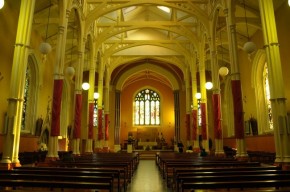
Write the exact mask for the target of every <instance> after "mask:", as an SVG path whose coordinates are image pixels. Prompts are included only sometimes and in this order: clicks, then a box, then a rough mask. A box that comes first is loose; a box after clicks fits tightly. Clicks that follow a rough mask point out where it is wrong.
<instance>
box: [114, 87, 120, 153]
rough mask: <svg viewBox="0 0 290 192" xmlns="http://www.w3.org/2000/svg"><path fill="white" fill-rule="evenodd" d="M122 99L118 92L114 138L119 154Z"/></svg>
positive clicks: (116, 95)
mask: <svg viewBox="0 0 290 192" xmlns="http://www.w3.org/2000/svg"><path fill="white" fill-rule="evenodd" d="M120 98H121V92H120V91H119V90H116V92H115V136H114V151H115V152H118V151H120V150H121V145H120V119H121V114H120Z"/></svg>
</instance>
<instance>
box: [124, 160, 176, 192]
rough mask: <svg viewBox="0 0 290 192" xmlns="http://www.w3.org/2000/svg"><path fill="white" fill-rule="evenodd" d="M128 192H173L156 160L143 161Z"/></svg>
mask: <svg viewBox="0 0 290 192" xmlns="http://www.w3.org/2000/svg"><path fill="white" fill-rule="evenodd" d="M127 192H171V189H169V188H167V186H166V182H165V181H164V180H163V179H162V177H161V175H160V172H159V170H158V167H157V166H156V164H155V160H143V159H141V160H140V162H139V165H138V168H137V170H136V173H135V174H134V176H133V179H132V182H131V183H130V184H129V186H128V190H127Z"/></svg>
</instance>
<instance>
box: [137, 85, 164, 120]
mask: <svg viewBox="0 0 290 192" xmlns="http://www.w3.org/2000/svg"><path fill="white" fill-rule="evenodd" d="M134 125H160V97H159V95H158V93H156V92H155V91H153V90H150V89H144V90H142V91H140V92H139V93H137V94H136V96H135V100H134Z"/></svg>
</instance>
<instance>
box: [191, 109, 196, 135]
mask: <svg viewBox="0 0 290 192" xmlns="http://www.w3.org/2000/svg"><path fill="white" fill-rule="evenodd" d="M196 136H197V110H192V140H194V141H195V140H196Z"/></svg>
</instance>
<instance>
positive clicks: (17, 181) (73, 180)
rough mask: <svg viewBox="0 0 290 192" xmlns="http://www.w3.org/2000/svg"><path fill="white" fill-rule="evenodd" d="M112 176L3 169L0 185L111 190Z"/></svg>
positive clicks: (0, 175)
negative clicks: (28, 172)
mask: <svg viewBox="0 0 290 192" xmlns="http://www.w3.org/2000/svg"><path fill="white" fill-rule="evenodd" d="M112 182H113V176H111V177H109V176H108V177H104V176H101V177H97V176H79V175H51V174H50V175H42V174H27V173H25V174H21V173H14V172H13V171H10V172H9V171H5V172H1V174H0V186H2V187H13V188H16V187H29V188H35V187H37V188H48V189H53V188H61V189H66V188H70V189H94V190H106V191H113V183H112Z"/></svg>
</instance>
